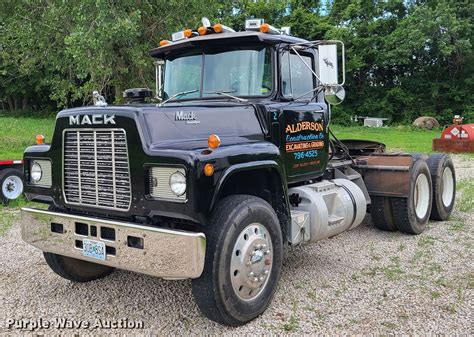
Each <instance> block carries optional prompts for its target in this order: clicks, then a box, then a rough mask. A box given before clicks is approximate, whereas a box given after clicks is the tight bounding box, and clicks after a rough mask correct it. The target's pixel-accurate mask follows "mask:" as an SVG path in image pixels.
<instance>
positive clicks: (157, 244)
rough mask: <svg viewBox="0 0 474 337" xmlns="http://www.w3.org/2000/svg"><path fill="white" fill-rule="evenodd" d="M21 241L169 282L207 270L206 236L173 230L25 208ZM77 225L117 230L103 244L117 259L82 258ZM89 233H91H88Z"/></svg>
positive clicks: (52, 251) (109, 256)
mask: <svg viewBox="0 0 474 337" xmlns="http://www.w3.org/2000/svg"><path fill="white" fill-rule="evenodd" d="M21 213H22V221H21V236H22V239H23V240H24V241H25V242H27V243H29V244H31V245H33V246H35V247H37V248H39V249H41V250H42V251H44V252H50V253H55V254H59V255H64V256H68V257H72V258H75V259H79V260H83V261H88V262H93V263H98V264H103V265H106V266H111V267H115V268H119V269H124V270H130V271H134V272H138V273H142V274H147V275H152V276H156V277H162V278H167V279H186V278H197V277H199V276H200V275H201V273H202V271H203V268H204V258H205V253H206V236H205V235H204V234H203V233H194V232H188V231H179V230H171V229H164V228H156V227H149V226H143V225H139V224H135V223H127V222H121V221H115V220H103V219H96V218H92V217H84V216H76V215H71V214H66V213H58V212H51V211H45V210H39V209H33V208H28V207H24V208H22V209H21ZM52 222H54V223H59V224H62V225H63V229H64V231H63V233H62V234H61V233H56V232H52V231H51V223H52ZM75 222H81V223H83V224H87V225H88V226H89V228H90V226H91V225H94V226H97V233H98V234H99V233H100V232H101V231H100V230H101V227H102V226H106V227H109V228H113V229H114V230H115V240H114V241H110V240H103V239H101V238H100V234H99V235H97V237H92V236H90V235H89V236H87V238H88V239H91V240H96V241H101V242H104V243H105V244H106V246H110V247H113V248H115V252H116V253H115V256H113V255H107V257H106V259H105V260H97V259H94V258H90V257H86V256H84V255H82V250H81V249H78V248H76V244H75V242H76V240H78V239H81V238H83V237H84V236H79V235H77V234H75ZM89 233H90V231H89ZM128 236H133V237H138V238H140V239H142V240H143V249H139V248H133V247H130V246H129V245H128V244H127V242H128Z"/></svg>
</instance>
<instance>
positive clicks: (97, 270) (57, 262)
mask: <svg viewBox="0 0 474 337" xmlns="http://www.w3.org/2000/svg"><path fill="white" fill-rule="evenodd" d="M43 255H44V259H45V260H46V263H47V264H48V266H49V267H50V268H51V269H52V270H53V271H54V272H55V273H56V274H58V275H59V276H61V277H63V278H65V279H67V280H70V281H73V282H78V283H84V282H89V281H93V280H97V279H100V278H103V277H105V276H107V275H110V274H111V273H112V272H113V271H114V270H115V268H112V267H108V266H103V265H100V264H97V263H92V262H87V261H82V260H78V259H74V258H71V257H67V256H62V255H58V254H53V253H46V252H43Z"/></svg>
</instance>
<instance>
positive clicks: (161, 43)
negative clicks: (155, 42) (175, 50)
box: [160, 40, 170, 47]
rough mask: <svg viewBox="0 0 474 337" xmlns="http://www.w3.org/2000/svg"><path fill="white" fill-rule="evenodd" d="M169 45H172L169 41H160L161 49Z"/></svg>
mask: <svg viewBox="0 0 474 337" xmlns="http://www.w3.org/2000/svg"><path fill="white" fill-rule="evenodd" d="M167 44H170V42H169V41H168V40H161V41H160V47H163V46H166V45H167Z"/></svg>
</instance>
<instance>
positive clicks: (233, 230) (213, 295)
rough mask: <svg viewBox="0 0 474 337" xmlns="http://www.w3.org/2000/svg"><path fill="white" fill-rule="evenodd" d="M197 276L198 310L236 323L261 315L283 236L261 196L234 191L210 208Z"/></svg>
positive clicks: (271, 292)
mask: <svg viewBox="0 0 474 337" xmlns="http://www.w3.org/2000/svg"><path fill="white" fill-rule="evenodd" d="M204 232H205V234H206V241H207V242H206V260H205V265H204V271H203V273H202V275H201V276H200V277H199V278H198V279H195V280H192V287H193V294H194V298H195V300H196V303H197V305H198V306H199V309H200V310H201V312H202V313H203V314H204V315H205V316H206V317H207V318H209V319H211V320H213V321H215V322H218V323H220V324H225V325H232V326H239V325H243V324H245V323H247V322H249V321H251V320H252V319H254V318H256V317H257V316H259V315H260V314H262V313H263V312H264V311H265V310H266V309H267V307H268V306H269V305H270V302H271V300H272V298H273V295H274V293H275V290H276V286H277V283H278V280H279V279H280V274H281V265H282V257H283V240H282V233H281V228H280V224H279V221H278V217H277V215H276V214H275V211H274V210H273V208H272V206H270V205H269V204H268V203H267V202H266V201H264V200H263V199H260V198H257V197H253V196H248V195H234V196H229V197H226V198H224V199H223V200H221V201H220V204H219V205H218V207H217V208H216V210H215V211H214V212H213V215H212V218H211V222H210V224H209V225H208V226H207V228H206V229H205V230H204Z"/></svg>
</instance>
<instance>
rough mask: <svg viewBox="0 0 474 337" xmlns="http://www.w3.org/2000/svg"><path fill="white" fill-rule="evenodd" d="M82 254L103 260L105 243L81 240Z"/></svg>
mask: <svg viewBox="0 0 474 337" xmlns="http://www.w3.org/2000/svg"><path fill="white" fill-rule="evenodd" d="M82 255H84V256H87V257H92V258H94V259H98V260H105V255H106V253H105V243H103V242H100V241H95V240H89V239H84V240H82Z"/></svg>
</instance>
